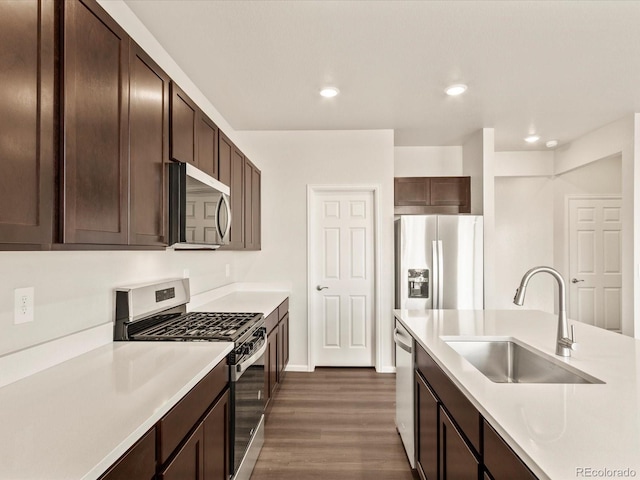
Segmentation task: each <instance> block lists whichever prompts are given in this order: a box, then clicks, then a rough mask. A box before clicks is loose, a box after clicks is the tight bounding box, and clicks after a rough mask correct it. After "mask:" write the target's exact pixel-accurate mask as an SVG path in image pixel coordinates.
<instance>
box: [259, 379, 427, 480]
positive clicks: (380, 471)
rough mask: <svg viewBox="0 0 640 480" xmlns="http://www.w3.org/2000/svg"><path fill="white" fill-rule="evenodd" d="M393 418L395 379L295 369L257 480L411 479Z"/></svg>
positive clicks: (273, 417)
mask: <svg viewBox="0 0 640 480" xmlns="http://www.w3.org/2000/svg"><path fill="white" fill-rule="evenodd" d="M394 418H395V376H394V375H390V374H379V373H376V372H375V370H374V369H372V368H318V369H316V371H315V372H314V373H298V372H288V373H287V376H286V378H285V380H284V382H283V384H282V385H281V387H280V390H279V391H278V393H277V396H276V398H275V402H274V404H273V408H272V410H271V414H270V416H269V419H268V421H267V424H266V429H265V443H264V446H263V448H262V452H261V453H260V457H259V459H258V462H257V463H256V466H255V469H254V471H253V475H252V476H251V480H306V479H318V480H320V479H323V480H331V479H339V480H365V479H366V480H405V479H406V480H412V479H413V478H414V476H413V474H412V472H411V467H410V466H409V461H408V460H407V457H406V454H405V452H404V448H403V447H402V443H401V440H400V437H399V435H398V433H397V431H396V427H395V421H394ZM415 478H417V476H416V477H415Z"/></svg>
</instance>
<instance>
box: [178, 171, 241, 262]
mask: <svg viewBox="0 0 640 480" xmlns="http://www.w3.org/2000/svg"><path fill="white" fill-rule="evenodd" d="M230 199H231V197H230V189H229V187H228V186H226V185H225V184H224V183H222V182H220V181H218V180H216V179H215V178H213V177H211V176H209V175H207V174H206V173H204V172H203V171H201V170H198V169H197V168H196V167H194V166H193V165H190V164H185V163H177V162H176V163H171V164H170V165H169V245H170V246H172V247H173V248H174V249H176V250H214V249H216V248H219V247H221V246H222V245H226V244H228V243H229V231H230V230H231V206H230Z"/></svg>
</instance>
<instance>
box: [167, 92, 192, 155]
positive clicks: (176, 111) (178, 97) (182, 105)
mask: <svg viewBox="0 0 640 480" xmlns="http://www.w3.org/2000/svg"><path fill="white" fill-rule="evenodd" d="M197 120H198V107H197V106H196V104H195V103H193V100H191V99H190V98H189V97H188V96H187V94H186V93H184V92H183V91H182V89H181V88H180V87H178V85H176V84H175V83H174V82H171V159H172V160H175V161H177V162H183V163H190V164H192V165H195V166H196V167H197V166H198V161H197V157H196V151H197V148H198V147H197V144H196V124H197Z"/></svg>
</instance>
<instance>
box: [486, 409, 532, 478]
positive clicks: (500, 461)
mask: <svg viewBox="0 0 640 480" xmlns="http://www.w3.org/2000/svg"><path fill="white" fill-rule="evenodd" d="M483 422H484V428H483V431H484V445H483V448H484V452H483V455H484V464H485V466H486V467H487V470H489V473H491V476H492V477H493V478H494V479H495V480H509V479H511V478H517V479H519V480H535V479H536V476H535V475H534V474H533V473H531V470H529V468H528V467H527V466H526V465H525V464H524V463H523V462H522V460H520V458H519V457H518V455H516V454H515V452H514V451H513V450H511V447H509V445H507V444H506V443H505V442H504V440H503V439H502V437H500V435H498V434H497V433H496V431H495V430H494V429H493V428H492V427H491V425H489V424H488V423H487V421H486V420H484V421H483Z"/></svg>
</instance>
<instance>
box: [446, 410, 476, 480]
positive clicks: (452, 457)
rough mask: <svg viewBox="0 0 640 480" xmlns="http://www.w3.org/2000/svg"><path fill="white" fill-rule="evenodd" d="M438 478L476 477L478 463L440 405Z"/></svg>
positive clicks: (460, 479)
mask: <svg viewBox="0 0 640 480" xmlns="http://www.w3.org/2000/svg"><path fill="white" fill-rule="evenodd" d="M439 426H440V435H439V437H440V479H441V480H467V479H473V478H478V471H479V470H478V469H479V463H478V460H477V459H476V457H475V455H474V454H473V452H471V450H469V447H468V446H467V442H466V441H465V440H464V438H463V436H462V435H461V434H460V432H459V431H458V429H457V428H456V427H455V425H454V424H453V422H452V421H451V419H450V418H449V416H448V415H447V412H446V411H445V410H444V409H443V408H442V407H440V425H439Z"/></svg>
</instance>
